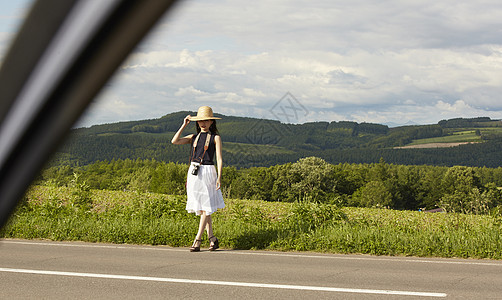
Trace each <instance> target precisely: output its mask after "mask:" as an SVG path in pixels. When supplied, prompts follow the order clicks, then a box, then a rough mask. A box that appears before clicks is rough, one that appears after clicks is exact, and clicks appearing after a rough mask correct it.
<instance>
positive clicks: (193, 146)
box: [190, 131, 211, 163]
mask: <svg viewBox="0 0 502 300" xmlns="http://www.w3.org/2000/svg"><path fill="white" fill-rule="evenodd" d="M201 133H202V131H201V132H199V134H197V137H196V138H195V140H194V142H193V144H192V154H191V155H190V162H192V158H193V156H194V154H195V147H197V143H198V142H199V137H200V135H201ZM210 141H211V133H210V132H208V133H207V136H206V143H205V144H204V152H203V153H202V156H201V157H199V159H200V163H202V160H203V159H204V155H205V154H206V151H207V149H208V148H209V143H210Z"/></svg>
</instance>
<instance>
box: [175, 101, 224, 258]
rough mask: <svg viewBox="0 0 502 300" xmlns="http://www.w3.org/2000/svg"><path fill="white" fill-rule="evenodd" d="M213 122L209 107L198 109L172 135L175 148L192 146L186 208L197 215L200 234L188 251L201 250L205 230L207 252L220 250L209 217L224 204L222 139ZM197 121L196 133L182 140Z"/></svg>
mask: <svg viewBox="0 0 502 300" xmlns="http://www.w3.org/2000/svg"><path fill="white" fill-rule="evenodd" d="M216 119H221V118H217V117H214V116H213V110H212V109H211V107H209V106H201V107H200V108H199V110H198V111H197V116H196V117H192V116H190V115H188V116H186V117H185V119H184V120H183V125H181V127H180V129H179V130H178V132H176V134H175V135H174V137H173V139H172V141H171V142H172V143H173V144H176V145H182V144H191V145H192V146H191V150H190V168H189V169H188V174H187V183H186V187H187V205H186V210H187V211H188V212H189V213H195V214H196V215H198V216H200V223H199V231H198V232H197V236H196V237H195V241H194V242H193V244H192V247H190V252H198V251H200V244H201V242H202V234H203V233H204V229H205V230H206V231H207V236H208V237H209V241H210V245H209V250H210V251H214V250H216V249H218V248H219V241H218V239H217V238H216V237H215V236H214V235H213V226H212V221H211V214H212V213H214V212H215V211H216V210H217V209H218V208H224V207H225V203H224V201H223V196H222V194H221V190H220V184H221V170H222V164H223V160H222V158H221V137H220V135H219V133H218V129H217V128H216ZM190 121H197V123H196V129H197V134H190V135H187V136H185V137H181V135H182V133H183V130H184V129H185V127H186V126H187V125H188V124H189V123H190ZM215 154H216V164H217V166H218V172H216V168H215V167H214V161H213V158H214V155H215Z"/></svg>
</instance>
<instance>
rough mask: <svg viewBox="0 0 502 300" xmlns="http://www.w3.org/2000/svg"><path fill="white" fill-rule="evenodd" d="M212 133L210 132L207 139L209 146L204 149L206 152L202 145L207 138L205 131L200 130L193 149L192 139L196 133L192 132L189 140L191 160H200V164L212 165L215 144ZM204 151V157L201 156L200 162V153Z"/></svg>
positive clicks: (195, 136)
mask: <svg viewBox="0 0 502 300" xmlns="http://www.w3.org/2000/svg"><path fill="white" fill-rule="evenodd" d="M214 137H215V135H214V134H211V140H209V146H208V148H207V150H206V153H204V145H205V144H206V138H207V132H201V133H200V137H199V140H198V141H197V146H196V147H195V151H194V149H193V142H194V139H195V138H197V134H194V135H193V136H192V141H191V143H190V144H191V145H192V146H191V147H190V148H191V151H192V153H193V155H192V161H193V162H200V163H201V164H202V165H214V161H213V158H214V154H215V153H216V145H215V143H214ZM203 153H204V157H203V158H202V162H201V161H200V158H201V156H202V154H203Z"/></svg>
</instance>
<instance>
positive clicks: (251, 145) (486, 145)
mask: <svg viewBox="0 0 502 300" xmlns="http://www.w3.org/2000/svg"><path fill="white" fill-rule="evenodd" d="M187 114H192V115H193V114H195V113H194V112H187V111H183V112H177V113H172V114H169V115H166V116H164V117H162V118H159V119H152V120H143V121H133V122H120V123H114V124H105V125H96V126H92V127H90V128H79V129H75V130H73V132H72V133H71V137H70V139H69V140H68V141H67V143H66V144H65V145H64V146H63V147H61V149H60V151H59V152H58V153H57V154H56V156H55V158H54V160H53V164H62V163H64V164H71V165H87V164H91V163H94V162H96V161H111V160H117V159H132V160H135V159H138V158H139V159H155V160H157V161H166V162H183V163H185V162H187V160H188V152H189V148H188V146H175V145H172V144H171V143H170V141H171V138H172V136H173V135H174V133H175V132H176V130H178V128H179V126H180V124H181V123H182V121H183V118H184V117H185V116H186V115H187ZM218 116H220V117H222V120H218V129H219V131H220V133H221V135H222V137H223V141H224V147H223V155H224V161H225V164H226V165H232V166H235V167H251V166H272V165H277V164H283V163H288V162H295V161H297V160H298V159H300V158H302V157H309V156H315V157H320V158H322V159H324V160H326V161H327V162H329V163H333V164H337V163H377V162H379V161H380V159H381V158H383V159H384V161H386V162H387V163H393V164H403V165H424V164H425V165H437V166H453V165H464V166H473V167H483V166H486V167H499V166H501V159H500V157H501V154H502V152H501V150H502V147H501V146H502V123H501V121H499V120H491V119H490V118H474V119H461V118H459V119H451V120H443V121H440V122H439V123H438V124H435V125H418V126H402V127H396V128H389V127H388V126H385V125H380V124H370V123H356V122H348V121H340V122H315V123H305V124H284V123H280V122H278V121H273V120H264V119H254V118H242V117H232V116H222V115H218ZM194 132H195V127H189V129H188V130H186V132H185V134H190V133H194ZM453 143H456V144H453ZM463 143H469V144H463ZM424 144H427V145H435V146H430V147H429V146H425V147H426V148H419V147H415V148H406V149H402V148H399V147H403V146H407V145H409V146H410V147H413V145H422V146H423V145H424ZM438 144H441V145H458V146H456V147H447V148H437V145H438Z"/></svg>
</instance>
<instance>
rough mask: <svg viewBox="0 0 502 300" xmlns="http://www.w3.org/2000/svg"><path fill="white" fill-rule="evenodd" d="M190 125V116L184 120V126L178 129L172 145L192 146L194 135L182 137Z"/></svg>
mask: <svg viewBox="0 0 502 300" xmlns="http://www.w3.org/2000/svg"><path fill="white" fill-rule="evenodd" d="M188 123H190V115H188V116H186V117H185V119H184V120H183V125H181V127H180V129H178V132H176V134H175V135H174V136H173V139H172V140H171V143H173V144H175V145H183V144H190V142H191V140H192V135H187V136H185V137H181V134H182V133H183V130H184V129H185V127H187V125H188Z"/></svg>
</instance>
